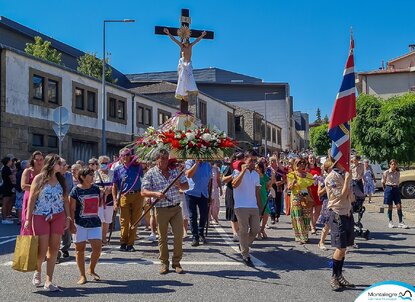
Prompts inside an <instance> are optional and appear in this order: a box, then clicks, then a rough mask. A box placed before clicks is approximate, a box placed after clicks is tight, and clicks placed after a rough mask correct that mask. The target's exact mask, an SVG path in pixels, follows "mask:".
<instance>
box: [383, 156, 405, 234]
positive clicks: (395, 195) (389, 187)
mask: <svg viewBox="0 0 415 302" xmlns="http://www.w3.org/2000/svg"><path fill="white" fill-rule="evenodd" d="M400 176H401V175H400V172H399V167H398V162H397V161H396V160H395V159H391V160H390V161H389V169H388V170H386V171H385V172H383V175H382V187H383V191H384V197H383V203H384V204H386V205H388V219H389V228H394V227H395V225H394V224H393V221H392V210H393V203H395V205H396V211H397V212H398V219H399V224H398V228H402V229H407V228H408V226H407V225H406V224H405V223H404V222H403V214H402V203H401V192H400V191H399V178H400Z"/></svg>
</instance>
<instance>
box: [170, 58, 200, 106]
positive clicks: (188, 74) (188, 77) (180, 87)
mask: <svg viewBox="0 0 415 302" xmlns="http://www.w3.org/2000/svg"><path fill="white" fill-rule="evenodd" d="M177 73H178V75H179V79H178V80H177V88H176V95H175V97H176V99H179V100H182V99H184V98H185V97H187V96H189V95H197V94H198V92H199V91H198V90H197V86H196V82H195V78H194V77H193V66H192V62H184V61H183V58H180V60H179V65H178V67H177Z"/></svg>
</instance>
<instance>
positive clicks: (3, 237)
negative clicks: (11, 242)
mask: <svg viewBox="0 0 415 302" xmlns="http://www.w3.org/2000/svg"><path fill="white" fill-rule="evenodd" d="M16 236H17V235H10V236H2V237H0V239H6V238H12V237H16Z"/></svg>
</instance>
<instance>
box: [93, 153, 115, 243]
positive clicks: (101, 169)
mask: <svg viewBox="0 0 415 302" xmlns="http://www.w3.org/2000/svg"><path fill="white" fill-rule="evenodd" d="M109 162H110V158H109V157H108V156H105V155H102V156H100V157H99V158H98V165H99V166H98V170H97V171H95V183H96V184H97V185H99V188H100V190H101V192H102V193H103V199H102V204H101V205H100V207H99V218H100V219H101V228H102V244H103V245H106V244H107V233H108V228H109V225H110V223H111V222H112V214H113V213H114V198H113V196H112V186H110V185H109V184H110V183H112V182H113V178H114V171H112V170H110V169H109V167H108V165H109Z"/></svg>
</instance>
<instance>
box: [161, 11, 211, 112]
mask: <svg viewBox="0 0 415 302" xmlns="http://www.w3.org/2000/svg"><path fill="white" fill-rule="evenodd" d="M180 23H181V27H180V28H175V27H165V26H156V27H155V34H157V35H168V36H169V37H170V39H171V40H172V41H173V42H175V43H176V44H177V45H178V46H179V47H180V60H179V66H178V75H179V77H178V80H177V88H176V93H175V97H176V98H177V99H179V100H180V111H181V112H182V113H188V112H189V103H188V99H189V96H192V95H197V93H198V90H197V87H196V82H195V80H194V77H193V67H192V61H191V56H192V47H193V46H194V45H195V44H196V43H198V42H199V41H200V40H201V39H213V36H214V33H213V32H212V31H202V30H194V29H192V30H190V28H189V25H190V23H191V18H190V16H189V10H188V9H182V14H181V17H180ZM175 36H179V37H180V39H181V41H178V40H177V39H176V38H175ZM191 37H192V38H197V39H196V40H194V41H193V42H192V43H190V38H191Z"/></svg>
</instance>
